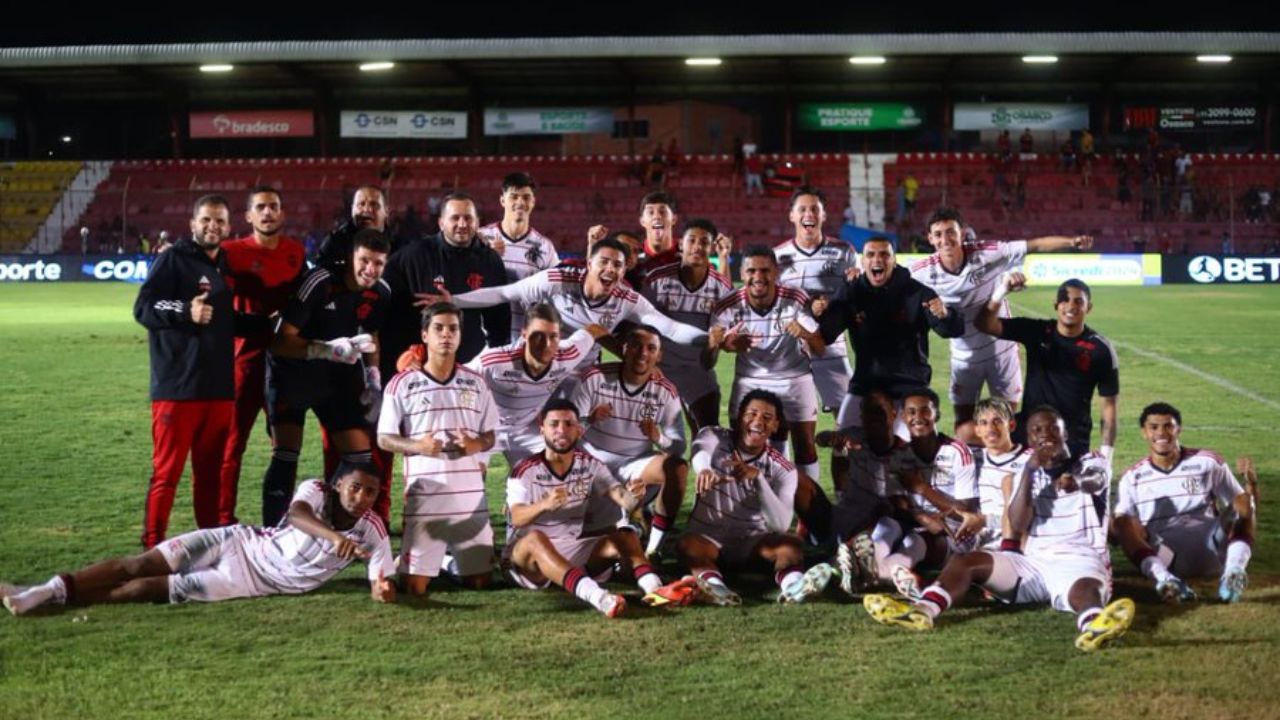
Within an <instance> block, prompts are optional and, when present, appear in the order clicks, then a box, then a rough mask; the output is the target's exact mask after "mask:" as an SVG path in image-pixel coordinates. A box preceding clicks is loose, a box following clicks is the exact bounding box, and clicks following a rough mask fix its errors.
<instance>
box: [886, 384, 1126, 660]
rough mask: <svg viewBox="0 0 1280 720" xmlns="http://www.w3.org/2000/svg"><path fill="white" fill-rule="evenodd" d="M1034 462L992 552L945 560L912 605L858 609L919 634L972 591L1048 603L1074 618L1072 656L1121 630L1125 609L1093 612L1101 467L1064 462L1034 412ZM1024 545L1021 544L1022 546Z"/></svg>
mask: <svg viewBox="0 0 1280 720" xmlns="http://www.w3.org/2000/svg"><path fill="white" fill-rule="evenodd" d="M1027 424H1028V428H1027V438H1028V441H1029V442H1030V444H1031V449H1032V452H1033V453H1034V454H1033V456H1032V458H1031V460H1030V462H1028V463H1027V467H1026V470H1025V471H1024V472H1023V474H1022V477H1021V478H1020V479H1019V480H1018V484H1017V487H1015V489H1014V493H1013V497H1012V498H1011V499H1010V501H1009V508H1008V511H1007V512H1008V516H1009V528H1010V532H1011V535H1010V536H1009V537H1006V538H1005V540H1004V542H1003V544H1002V547H1003V548H1005V549H1003V550H999V551H987V550H979V551H977V552H971V553H964V554H961V555H953V556H952V558H951V560H949V561H948V562H947V564H946V567H944V568H943V569H942V573H941V574H940V575H938V579H937V581H936V582H934V583H933V584H932V585H930V586H929V587H927V588H925V589H924V592H923V593H922V594H921V597H920V599H919V600H916V601H915V602H912V603H906V602H902V601H900V600H897V599H894V598H892V597H890V596H888V595H867V596H866V597H864V598H863V601H862V603H863V606H864V607H865V608H866V609H867V612H868V613H870V614H871V617H872V618H874V619H875V620H876V621H878V622H881V623H884V624H886V625H896V626H899V627H905V628H910V629H912V630H928V629H931V628H932V627H933V623H934V619H935V618H936V617H937V616H938V615H939V614H941V613H942V612H944V611H945V610H946V609H947V608H948V607H950V606H951V604H952V602H953V598H955V599H959V598H962V597H964V593H965V592H967V591H968V589H969V586H970V585H981V586H982V587H983V588H985V589H986V590H987V591H988V592H990V593H991V594H992V595H994V596H995V597H996V598H998V599H1000V600H1003V601H1004V602H1007V603H1043V602H1048V603H1050V604H1051V605H1052V606H1053V607H1054V608H1055V609H1057V610H1060V611H1063V612H1074V613H1076V626H1077V627H1078V628H1079V629H1080V635H1079V636H1078V637H1077V638H1076V643H1075V644H1076V647H1077V648H1079V649H1081V650H1084V651H1091V650H1096V649H1098V648H1100V647H1102V646H1104V645H1106V644H1108V643H1110V642H1111V641H1113V640H1115V639H1116V638H1118V637H1120V636H1121V635H1123V634H1124V633H1125V631H1126V630H1128V629H1129V625H1130V623H1132V622H1133V614H1134V606H1133V601H1132V600H1130V599H1128V598H1121V599H1119V600H1116V601H1114V602H1112V603H1111V604H1109V605H1106V607H1103V606H1104V604H1105V603H1106V602H1107V600H1108V598H1109V596H1110V594H1111V562H1110V557H1109V554H1108V552H1107V524H1106V518H1107V495H1108V493H1109V490H1110V487H1111V484H1110V483H1111V477H1110V475H1111V474H1110V471H1109V470H1108V468H1109V466H1110V463H1109V462H1108V461H1107V459H1106V458H1104V457H1102V456H1101V455H1097V454H1095V453H1086V454H1085V455H1084V456H1082V457H1079V458H1075V457H1072V456H1071V454H1070V452H1069V451H1068V450H1067V441H1066V430H1065V428H1064V427H1063V422H1062V416H1061V415H1059V414H1058V411H1057V410H1054V409H1053V408H1051V407H1048V406H1044V405H1042V406H1040V407H1038V408H1036V409H1034V410H1032V411H1031V413H1030V414H1029V415H1028V417H1027ZM1024 538H1025V539H1024Z"/></svg>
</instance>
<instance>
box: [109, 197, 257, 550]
mask: <svg viewBox="0 0 1280 720" xmlns="http://www.w3.org/2000/svg"><path fill="white" fill-rule="evenodd" d="M230 231H231V212H230V206H229V205H228V204H227V200H226V198H224V197H222V196H220V195H206V196H204V197H202V198H200V199H199V200H196V202H195V205H194V206H193V207H192V209H191V239H190V240H187V239H182V240H179V241H178V242H176V243H174V245H173V247H172V248H170V249H169V250H168V251H166V252H164V253H162V254H161V255H159V256H158V257H157V258H156V261H155V264H153V265H152V266H151V271H150V273H148V275H147V280H146V282H144V283H142V287H141V288H140V289H139V291H138V299H137V301H136V302H135V303H134V305H133V317H134V318H135V319H136V320H137V321H138V322H139V323H140V324H142V326H143V327H145V328H147V339H148V343H149V345H150V354H151V438H152V442H153V451H152V454H151V467H152V473H151V482H150V485H149V487H148V490H147V504H146V515H145V516H144V518H143V530H142V546H143V547H144V548H147V549H150V548H152V547H155V546H156V545H158V544H159V543H160V542H161V541H163V540H164V538H165V531H166V530H167V529H168V527H169V512H170V511H171V510H172V509H173V498H174V495H175V493H176V492H177V489H178V481H179V480H180V479H181V478H182V469H183V466H184V465H186V462H187V455H188V454H190V455H191V495H192V504H193V505H195V514H196V525H197V526H198V527H200V528H201V529H204V528H212V527H217V525H218V485H219V475H220V470H221V468H222V455H223V451H224V450H225V449H226V445H227V434H228V432H229V430H230V427H231V416H232V413H233V411H234V404H235V376H234V366H235V361H234V357H235V318H234V317H233V307H232V299H231V286H230V285H229V283H228V282H227V279H226V278H225V277H224V274H225V273H226V258H225V256H224V255H223V253H222V250H221V245H222V241H223V240H225V239H226V238H227V235H228V234H229V233H230Z"/></svg>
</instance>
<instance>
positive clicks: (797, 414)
mask: <svg viewBox="0 0 1280 720" xmlns="http://www.w3.org/2000/svg"><path fill="white" fill-rule="evenodd" d="M752 390H768V391H769V392H771V393H773V394H774V395H777V396H778V399H780V400H782V414H783V415H785V416H786V420H787V422H817V421H818V390H817V388H816V387H814V384H813V376H812V375H801V376H800V377H795V378H788V379H785V380H773V379H770V378H734V379H733V394H732V395H731V396H730V397H729V417H731V418H737V417H738V403H740V402H742V396H744V395H746V394H747V393H749V392H751V391H752Z"/></svg>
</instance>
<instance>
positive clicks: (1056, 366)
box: [973, 272, 1120, 461]
mask: <svg viewBox="0 0 1280 720" xmlns="http://www.w3.org/2000/svg"><path fill="white" fill-rule="evenodd" d="M1026 286H1027V278H1026V276H1025V275H1023V274H1022V273H1019V272H1014V273H1008V274H1006V275H1005V276H1004V277H1003V278H1002V279H1001V281H1000V283H999V284H997V285H996V289H995V292H993V293H992V294H991V300H990V301H989V302H988V303H987V305H986V307H984V308H983V309H982V312H980V313H978V317H977V318H976V319H975V320H974V322H973V324H974V326H975V327H977V328H978V329H979V330H981V331H982V332H984V333H987V334H988V335H995V336H996V337H998V338H1000V339H1002V340H1013V341H1015V342H1019V343H1022V344H1023V345H1024V346H1025V347H1026V349H1027V390H1026V393H1025V394H1024V395H1023V403H1022V405H1023V408H1024V410H1023V412H1022V413H1020V414H1019V415H1018V427H1017V428H1015V429H1014V439H1015V440H1016V441H1018V442H1022V441H1024V440H1025V439H1026V431H1025V430H1024V428H1025V427H1026V419H1027V416H1026V410H1025V408H1033V407H1037V406H1040V405H1048V406H1050V407H1053V408H1056V409H1057V410H1058V412H1060V413H1062V418H1063V421H1064V422H1065V423H1066V426H1067V446H1068V447H1069V448H1070V449H1071V455H1072V457H1078V456H1080V455H1082V454H1083V453H1085V452H1086V451H1087V450H1088V449H1089V438H1090V433H1092V432H1093V415H1092V408H1091V405H1092V404H1093V391H1094V390H1095V389H1097V391H1098V395H1100V396H1102V447H1101V449H1099V451H1098V452H1099V453H1100V454H1101V455H1102V456H1103V457H1105V458H1107V460H1108V461H1110V460H1111V455H1112V453H1113V452H1114V450H1115V445H1116V416H1117V414H1118V413H1119V408H1118V402H1117V401H1118V399H1119V395H1120V361H1119V358H1118V357H1117V356H1116V350H1115V348H1114V347H1112V346H1111V341H1110V340H1108V339H1106V338H1105V337H1103V336H1102V334H1101V333H1099V332H1097V331H1096V330H1094V329H1093V328H1091V327H1089V326H1088V325H1085V324H1084V321H1085V318H1086V317H1088V315H1089V312H1090V311H1091V310H1093V292H1092V291H1091V290H1089V286H1088V285H1086V284H1085V282H1084V281H1083V280H1076V279H1075V278H1072V279H1070V280H1067V281H1065V282H1063V283H1062V284H1061V285H1059V286H1058V296H1057V300H1055V301H1054V305H1053V307H1054V311H1055V312H1056V314H1057V318H1056V319H1054V320H1037V319H1034V318H1001V317H1000V307H1001V305H1002V304H1003V301H1004V298H1005V296H1006V295H1008V294H1009V293H1011V292H1018V291H1020V290H1022V289H1023V288H1025V287H1026Z"/></svg>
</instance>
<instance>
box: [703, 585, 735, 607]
mask: <svg viewBox="0 0 1280 720" xmlns="http://www.w3.org/2000/svg"><path fill="white" fill-rule="evenodd" d="M698 599H699V600H701V601H703V602H705V603H709V604H711V605H719V606H721V607H729V606H733V605H741V604H742V598H741V597H739V596H738V593H736V592H734V591H733V590H730V589H729V586H728V585H725V584H724V583H718V582H716V583H713V582H708V581H706V580H703V579H702V578H698Z"/></svg>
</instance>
